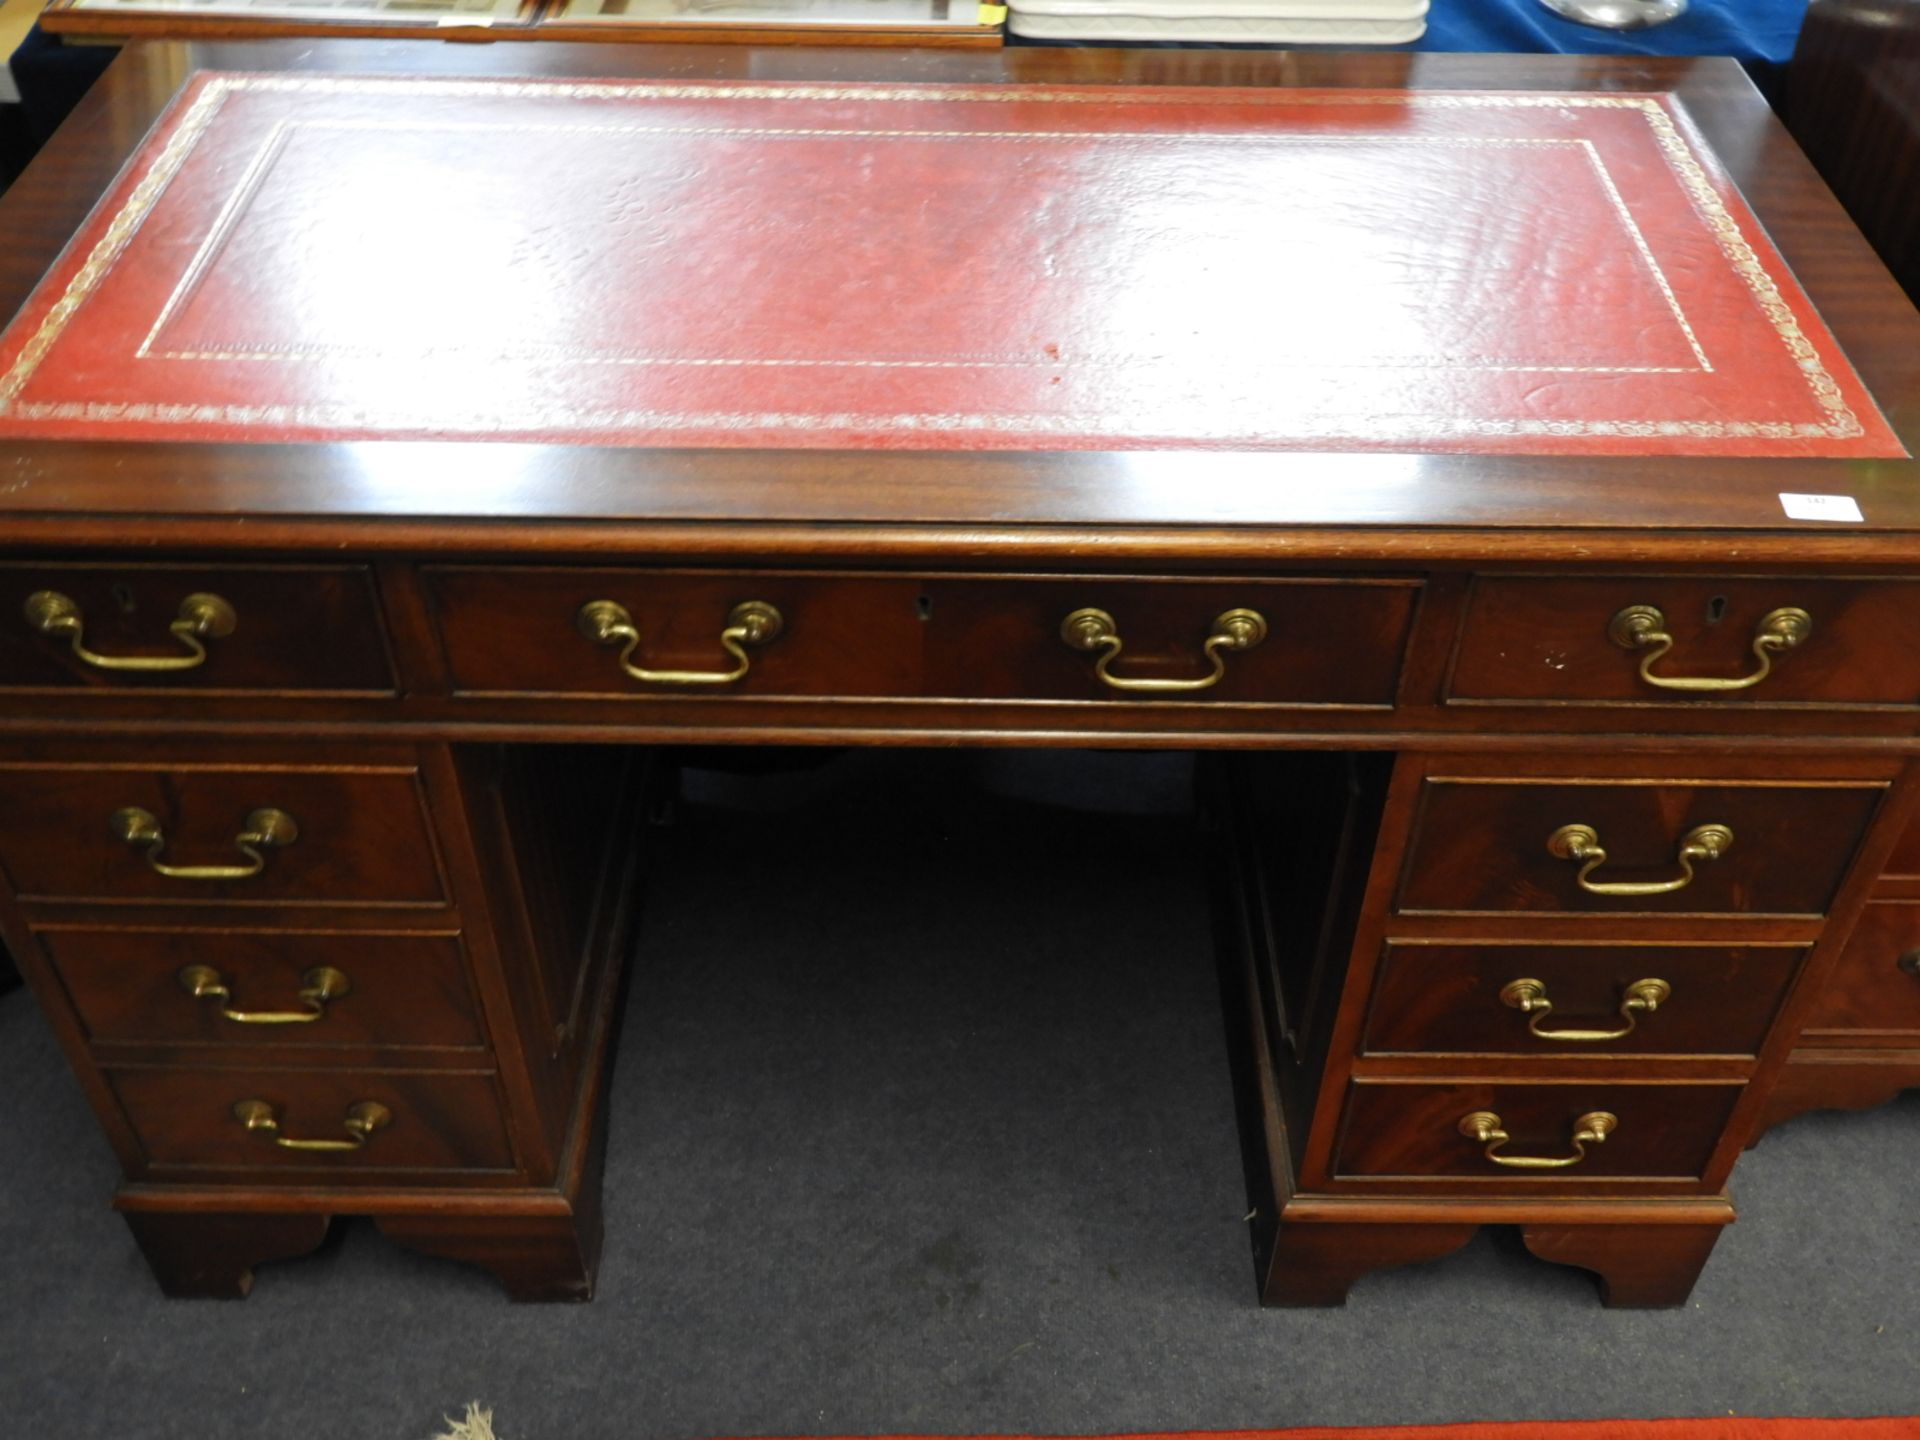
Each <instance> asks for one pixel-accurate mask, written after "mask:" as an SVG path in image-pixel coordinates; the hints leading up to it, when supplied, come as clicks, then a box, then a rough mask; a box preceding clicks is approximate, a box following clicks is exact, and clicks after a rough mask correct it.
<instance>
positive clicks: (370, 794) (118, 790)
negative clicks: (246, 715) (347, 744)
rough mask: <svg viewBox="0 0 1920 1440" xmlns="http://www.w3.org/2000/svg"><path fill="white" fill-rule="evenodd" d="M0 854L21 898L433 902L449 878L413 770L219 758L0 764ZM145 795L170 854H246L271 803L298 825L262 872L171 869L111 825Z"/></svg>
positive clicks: (176, 857)
mask: <svg viewBox="0 0 1920 1440" xmlns="http://www.w3.org/2000/svg"><path fill="white" fill-rule="evenodd" d="M0 795H4V797H5V802H6V803H5V804H4V805H0V866H4V867H5V870H6V874H7V877H8V879H9V880H10V881H11V883H12V885H13V887H14V889H15V890H16V892H17V893H18V894H19V895H20V896H21V898H23V899H47V900H102V901H143V900H146V901H167V902H181V903H189V904H212V903H221V904H258V903H268V902H296V903H305V904H329V905H338V904H344V903H350V902H373V903H397V904H437V903H439V902H441V901H442V900H444V899H445V888H444V885H443V883H442V879H441V875H440V867H439V862H438V860H437V857H436V855H435V850H434V845H433V841H432V838H431V835H430V834H429V832H428V828H427V822H426V814H425V809H424V801H423V797H422V796H421V793H420V787H419V781H418V778H417V776H416V775H415V773H414V772H413V771H411V770H374V769H366V770H347V769H341V770H322V769H318V768H315V769H296V768H292V767H288V768H267V767H260V768H254V767H245V768H241V767H234V768H224V767H215V766H211V765H156V766H143V765H126V766H121V765H107V764H100V765H82V764H59V765H54V764H49V765H32V766H21V765H6V764H0ZM126 806H138V807H140V808H142V809H144V810H146V811H148V812H149V813H150V814H152V815H153V816H154V817H155V818H156V819H157V820H158V821H159V824H160V827H161V831H162V834H163V835H164V837H165V842H166V843H165V847H164V850H163V852H162V858H163V859H164V860H165V861H166V862H167V863H171V864H175V865H238V864H244V863H245V856H244V855H242V854H241V853H240V851H239V850H238V849H237V848H236V847H235V844H234V836H236V835H238V834H240V833H243V832H244V830H245V827H246V822H247V817H248V816H249V815H250V814H251V813H252V812H253V811H254V810H256V809H258V808H260V807H263V806H271V807H274V808H277V809H280V810H283V811H285V812H286V813H287V814H289V815H291V816H292V817H293V818H294V820H295V822H296V823H297V825H298V826H299V837H298V838H297V839H296V840H295V841H294V842H293V843H292V844H290V845H286V846H282V847H278V848H274V849H269V850H263V851H262V852H261V853H262V854H264V855H265V857H266V864H265V866H264V868H263V869H262V870H261V871H260V873H259V874H257V875H253V876H249V877H248V878H246V879H236V880H192V879H175V878H170V877H168V876H164V875H160V874H157V873H155V872H154V871H153V870H152V869H151V868H149V866H148V863H147V856H146V852H145V851H143V850H141V849H138V848H136V847H133V846H130V845H128V844H127V843H126V842H125V841H123V840H121V839H120V838H119V836H118V835H116V834H115V833H114V830H113V826H112V823H111V822H112V819H113V816H114V814H115V813H116V812H117V811H119V810H120V809H122V808H123V807H126Z"/></svg>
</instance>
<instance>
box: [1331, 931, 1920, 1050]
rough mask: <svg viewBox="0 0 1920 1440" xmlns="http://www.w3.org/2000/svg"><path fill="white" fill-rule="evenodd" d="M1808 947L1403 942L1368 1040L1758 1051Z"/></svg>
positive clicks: (1391, 948) (1380, 984) (1392, 950)
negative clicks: (1430, 943) (1427, 943)
mask: <svg viewBox="0 0 1920 1440" xmlns="http://www.w3.org/2000/svg"><path fill="white" fill-rule="evenodd" d="M1805 956H1806V951H1805V950H1804V948H1803V947H1800V946H1797V945H1739V946H1717V945H1542V944H1532V943H1529V944H1524V945H1487V944H1479V945H1416V944H1407V943H1392V944H1389V945H1388V946H1387V949H1386V954H1385V955H1384V956H1383V957H1382V960H1381V965H1380V972H1379V975H1378V978H1377V979H1376V980H1375V981H1374V990H1373V1001H1372V1005H1371V1007H1370V1008H1369V1011H1368V1016H1367V1032H1366V1042H1365V1044H1366V1050H1367V1052H1368V1053H1370V1054H1436V1053H1455V1054H1493V1055H1553V1054H1565V1055H1735V1056H1751V1055H1756V1054H1758V1053H1759V1050H1760V1045H1761V1042H1762V1041H1763V1040H1765V1038H1766V1035H1767V1031H1768V1029H1769V1027H1771V1025H1772V1024H1773V1017H1774V1015H1775V1013H1776V1012H1777V1011H1778V1010H1779V1008H1780V1002H1781V1001H1782V1000H1783V999H1785V998H1786V993H1787V986H1788V985H1789V984H1790V983H1791V982H1792V980H1793V977H1794V975H1795V974H1796V973H1797V972H1798V970H1799V968H1800V962H1801V961H1802V960H1803V959H1804V958H1805ZM1915 990H1916V992H1920V984H1916V985H1915Z"/></svg>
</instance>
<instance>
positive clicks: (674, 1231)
mask: <svg viewBox="0 0 1920 1440" xmlns="http://www.w3.org/2000/svg"><path fill="white" fill-rule="evenodd" d="M1186 791H1187V774H1186V769H1185V765H1184V762H1183V760H1182V759H1181V758H1179V757H1145V756H1119V755H1091V754H1089V755H1075V756H1047V755H1034V754H1025V753H1020V752H1009V753H1006V754H982V753H973V754H966V753H931V752H902V753H898V754H871V755H861V756H848V757H843V758H841V759H838V760H834V761H832V762H830V763H828V764H826V765H825V766H824V767H821V768H818V769H812V770H808V771H805V772H802V773H799V774H793V775H776V776H770V777H762V778H760V779H757V780H754V781H751V782H748V781H743V780H741V779H739V778H737V777H727V776H720V775H713V774H701V773H696V774H695V775H693V776H691V777H690V783H689V795H690V803H689V804H687V805H686V806H685V807H683V809H682V812H681V815H680V819H679V823H678V825H677V826H676V827H675V828H674V829H673V830H672V831H670V832H668V843H667V844H666V846H665V847H664V853H663V855H662V857H661V859H660V861H659V863H658V864H657V865H656V866H655V868H654V869H653V872H652V873H651V874H650V876H649V877H648V878H647V881H646V887H647V890H646V899H645V904H646V912H645V918H644V921H643V925H642V934H641V943H640V949H639V954H638V956H637V958H636V964H635V969H634V973H633V979H632V984H631V986H630V988H629V992H628V1005H627V1015H626V1020H625V1029H624V1036H623V1039H622V1041H621V1048H620V1054H619V1061H618V1065H617V1068H616V1071H615V1074H614V1079H613V1090H612V1099H611V1121H612V1124H611V1145H610V1153H609V1157H608V1167H607V1246H606V1254H605V1260H604V1263H603V1266H602V1269H601V1274H600V1294H599V1297H598V1298H597V1299H596V1300H595V1301H594V1302H593V1303H592V1304H590V1305H585V1306H558V1307H516V1306H512V1305H509V1304H507V1303H506V1302H505V1301H504V1300H503V1299H502V1298H501V1296H500V1295H499V1293H498V1292H497V1291H496V1290H495V1289H494V1287H493V1285H492V1282H491V1281H490V1280H489V1279H488V1278H487V1277H485V1276H483V1275H481V1274H479V1273H478V1272H474V1271H469V1270H467V1269H464V1268H462V1267H459V1266H456V1265H451V1264H447V1263H444V1262H439V1261H433V1260H429V1259H426V1258H423V1257H419V1256H416V1255H413V1254H410V1253H407V1252H404V1251H401V1250H398V1249H396V1248H394V1247H392V1246H390V1245H389V1244H387V1243H386V1242H385V1241H383V1240H382V1239H381V1237H380V1236H378V1235H377V1234H376V1233H374V1232H372V1231H371V1230H370V1229H369V1228H368V1227H367V1226H365V1225H363V1224H352V1223H348V1224H343V1225H341V1226H339V1227H336V1234H335V1236H334V1238H333V1239H332V1240H330V1242H329V1244H328V1246H327V1248H326V1249H325V1250H323V1251H322V1253H321V1254H319V1255H318V1256H316V1257H314V1258H313V1259H310V1260H307V1261H303V1262H299V1263H293V1264H286V1265H278V1266H271V1267H267V1268H265V1269H263V1270H262V1272H261V1275H260V1279H259V1283H258V1285H257V1286H256V1288H255V1291H254V1294H253V1297H252V1298H251V1299H250V1300H248V1301H246V1302H244V1303H239V1304H234V1303H220V1302H168V1301H165V1300H163V1299H162V1298H161V1297H160V1295H159V1293H158V1292H157V1290H156V1289H155V1288H154V1286H153V1284H152V1281H151V1279H150V1278H149V1276H148V1275H147V1273H146V1270H145V1268H144V1265H143V1263H142V1261H141V1260H140V1258H139V1256H138V1254H137V1253H136V1252H135V1250H134V1248H133V1245H132V1243H131V1241H130V1240H129V1239H128V1237H127V1234H126V1232H125V1230H124V1229H123V1228H122V1226H121V1223H120V1221H119V1220H118V1218H117V1217H116V1216H114V1214H113V1213H112V1212H111V1211H110V1210H109V1209H108V1206H107V1199H108V1196H109V1194H110V1192H111V1190H112V1187H113V1184H114V1181H115V1178H116V1166H115V1164H114V1161H113V1159H112V1157H111V1155H110V1154H109V1152H108V1150H107V1147H106V1145H105V1144H104V1142H103V1141H102V1140H101V1139H100V1138H99V1137H98V1135H97V1134H96V1132H95V1128H94V1126H93V1123H92V1120H91V1117H90V1115H89V1113H88V1111H87V1108H86V1106H85V1104H84V1103H83V1102H82V1100H81V1098H80V1093H79V1090H78V1088H77V1087H76V1086H75V1084H74V1082H73V1080H72V1077H71V1076H70V1075H69V1074H68V1072H67V1070H66V1068H65V1066H64V1064H63V1062H62V1061H61V1059H60V1056H59V1054H58V1052H57V1051H56V1049H55V1047H54V1045H53V1043H52V1041H51V1039H50V1037H49V1035H48V1032H47V1030H46V1027H45V1025H44V1024H43V1023H42V1021H41V1019H40V1016H39V1015H38V1014H37V1012H36V1009H35V1006H34V1005H33V1003H32V1001H31V999H30V998H28V997H27V996H26V995H25V994H23V993H20V992H15V993H13V994H11V995H8V996H6V997H4V998H0V1094H4V1096H5V1097H6V1100H5V1111H4V1118H3V1119H0V1155H3V1156H4V1163H3V1164H0V1415H4V1417H5V1420H6V1429H7V1432H8V1433H9V1434H16V1435H21V1436H34V1437H50V1440H91V1437H100V1440H108V1437H111V1440H128V1437H136V1440H147V1437H152V1440H171V1437H180V1440H212V1437H222V1436H242V1435H244V1436H293V1435H325V1436H327V1437H329V1440H362V1437H364V1440H425V1437H427V1436H429V1435H431V1434H432V1433H433V1432H434V1431H435V1429H436V1428H437V1426H438V1424H439V1421H440V1417H441V1416H442V1415H444V1414H447V1413H449V1412H458V1411H459V1410H460V1409H462V1408H463V1407H464V1405H465V1403H466V1402H467V1401H469V1400H480V1401H482V1402H484V1403H485V1404H487V1405H488V1406H490V1407H491V1408H492V1409H493V1410H494V1413H495V1424H496V1425H497V1426H498V1428H499V1430H500V1433H501V1434H502V1435H503V1436H507V1437H511V1440H592V1437H601V1436H605V1437H616V1436H617V1437H621V1440H694V1437H702V1436H753V1435H787V1436H804V1435H823V1436H824V1435H860V1434H874V1435H887V1434H894V1435H897V1434H916V1433H917V1434H935V1435H941V1434H944V1435H982V1434H1027V1435H1047V1434H1085V1433H1099V1432H1115V1431H1152V1430H1194V1429H1236V1428H1269V1427H1281V1426H1294V1425H1337V1424H1371V1425H1383V1424H1394V1423H1411V1422H1452V1421H1465V1420H1526V1419H1552V1418H1581V1417H1657V1416H1668V1415H1694V1416H1724V1415H1727V1414H1729V1413H1736V1412H1737V1413H1739V1414H1742V1415H1752V1414H1760V1415H1769V1414H1771V1415H1793V1414H1816V1415H1836V1416H1844V1415H1875V1414H1910V1413H1916V1412H1920V1284H1916V1283H1915V1280H1916V1264H1917V1263H1920V1262H1916V1258H1915V1257H1916V1255H1920V1207H1916V1206H1915V1205H1914V1204H1913V1185H1914V1178H1915V1175H1916V1173H1920V1095H1915V1096H1910V1097H1908V1098H1906V1099H1904V1100H1901V1101H1897V1102H1895V1103H1894V1104H1892V1105H1890V1106H1887V1107H1886V1108H1884V1109H1881V1110H1877V1111H1873V1112H1871V1113H1867V1114H1860V1115H1838V1114H1830V1115H1820V1116H1813V1117H1809V1118H1807V1119H1803V1120H1801V1121H1798V1122H1795V1123H1794V1124H1792V1125H1789V1126H1786V1127H1784V1128H1783V1129H1781V1130H1779V1131H1777V1132H1776V1133H1775V1134H1773V1135H1772V1136H1770V1137H1768V1139H1767V1140H1766V1141H1765V1142H1764V1143H1763V1144H1762V1145H1761V1146H1760V1147H1759V1149H1757V1150H1756V1151H1755V1152H1754V1153H1753V1154H1751V1155H1750V1156H1748V1157H1747V1159H1746V1161H1745V1162H1743V1164H1742V1167H1741V1169H1740V1171H1739V1173H1738V1174H1737V1176H1736V1178H1735V1186H1734V1190H1735V1197H1736V1199H1737V1200H1738V1202H1739V1204H1740V1207H1741V1211H1742V1215H1743V1219H1742V1221H1741V1223H1739V1224H1737V1225H1735V1226H1733V1227H1732V1228H1731V1230H1730V1231H1729V1232H1728V1233H1727V1234H1726V1236H1725V1238H1724V1239H1723V1240H1722V1241H1721V1243H1720V1246H1719V1248H1718V1250H1717V1251H1716V1253H1715V1255H1714V1257H1713V1259H1712V1261H1711V1263H1710V1264H1709V1265H1708V1267H1707V1270H1706V1274H1705V1276H1704V1277H1703V1279H1702V1281H1701V1283H1700V1286H1699V1288H1698V1290H1697V1291H1696V1293H1695V1295H1694V1298H1693V1300H1692V1302H1691V1303H1690V1304H1689V1305H1688V1306H1687V1307H1686V1308H1685V1309H1683V1310H1678V1311H1666V1312H1626V1311H1623V1312H1610V1311H1606V1310H1603V1309H1601V1308H1600V1307H1599V1304H1598V1302H1597V1300H1596V1298H1595V1295H1594V1291H1593V1286H1592V1282H1591V1280H1590V1279H1589V1278H1588V1277H1587V1276H1586V1275H1584V1274H1582V1273H1581V1272H1578V1271H1574V1270H1567V1269H1561V1268H1557V1267H1554V1266H1549V1265H1545V1264H1542V1263H1539V1262H1536V1261H1534V1260H1532V1259H1531V1258H1530V1257H1528V1256H1527V1255H1526V1254H1525V1252H1524V1251H1523V1250H1522V1249H1521V1248H1520V1247H1519V1245H1518V1243H1517V1240H1516V1239H1515V1237H1514V1236H1512V1235H1511V1234H1509V1233H1507V1232H1503V1231H1491V1232H1486V1233H1483V1234H1482V1235H1481V1237H1479V1238H1478V1239H1476V1240H1475V1241H1474V1242H1473V1243H1472V1244H1471V1245H1469V1246H1468V1247H1467V1248H1466V1249H1465V1250H1463V1251H1461V1252H1460V1253H1459V1254H1457V1255H1454V1256H1452V1257H1449V1258H1448V1259H1445V1260H1442V1261H1438V1262H1435V1263H1433V1264H1429V1265H1422V1266H1416V1267H1412V1268H1409V1269H1406V1270H1400V1271H1393V1272H1387V1273H1382V1274H1378V1275H1375V1276H1372V1277H1370V1278H1368V1279H1366V1280H1364V1281H1362V1282H1361V1283H1360V1285H1359V1286H1358V1287H1356V1289H1355V1291H1354V1294H1353V1299H1352V1301H1351V1303H1350V1304H1349V1305H1348V1307H1347V1308H1346V1309H1345V1310H1340V1311H1262V1310H1261V1309H1259V1308H1258V1307H1257V1306H1256V1304H1255V1303H1254V1288H1253V1273H1252V1264H1251V1260H1250V1257H1249V1252H1248V1247H1247V1241H1246V1235H1245V1229H1244V1225H1243V1221H1242V1217H1243V1215H1244V1213H1245V1210H1246V1200H1245V1194H1244V1190H1243V1188H1242V1181H1241V1172H1240V1163H1239V1158H1238V1152H1237V1142H1236V1138H1235V1129H1234V1123H1233V1113H1232V1101H1231V1096H1230V1094H1229V1089H1228V1076H1227V1067H1226V1062H1225V1058H1224V1051H1223V1038H1222V1030H1221V1023H1220V1014H1219V994H1218V989H1217V985H1216V981H1215V971H1214V965H1213V957H1212V952H1211V947H1210V942H1209V939H1208V924H1207V909H1206V898H1205V893H1204V887H1203V883H1202V874H1201V866H1200V858H1199V847H1198V845H1197V844H1196V842H1195V837H1194V835H1193V832H1192V826H1191V820H1190V818H1189V817H1188V816H1187V815H1186V814H1185V813H1184V797H1185V795H1186ZM740 875H750V876H751V877H752V878H753V881H754V884H755V886H756V887H757V889H756V893H755V895H754V897H753V899H752V901H751V903H747V902H746V901H744V900H743V898H742V896H743V891H742V888H741V886H740V884H739V882H738V880H737V878H735V877H738V876H740Z"/></svg>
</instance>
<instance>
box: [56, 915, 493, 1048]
mask: <svg viewBox="0 0 1920 1440" xmlns="http://www.w3.org/2000/svg"><path fill="white" fill-rule="evenodd" d="M38 938H39V941H40V944H41V946H42V948H43V949H45V950H46V952H47V954H48V956H49V957H50V958H51V959H52V961H53V966H54V969H55V970H56V971H58V972H59V975H60V979H61V982H62V983H63V984H64V985H65V986H66V989H67V994H68V995H69V996H71V997H72V999H73V1003H74V1008H75V1009H77V1010H78V1011H79V1012H80V1020H81V1023H82V1024H83V1025H84V1026H85V1027H86V1030H87V1035H88V1037H89V1038H90V1039H91V1040H92V1041H93V1042H94V1043H95V1044H101V1045H111V1044H128V1045H141V1044H151V1045H201V1046H233V1045H272V1046H274V1047H275V1048H276V1049H277V1050H299V1051H301V1052H302V1053H303V1054H305V1055H308V1056H310V1058H311V1060H312V1061H314V1062H323V1061H324V1060H325V1059H326V1056H327V1052H328V1051H329V1050H364V1049H366V1048H367V1047H368V1046H388V1047H405V1046H431V1047H434V1048H439V1049H460V1048H467V1049H473V1050H483V1049H484V1047H485V1045H486V1038H485V1035H484V1033H483V1032H482V1029H481V1025H480V1018H479V1012H478V1008H477V1006H476V1005H475V1002H474V996H473V989H472V986H471V985H470V984H469V983H468V980H467V968H466V962H465V957H464V955H463V954H462V952H461V946H460V942H459V940H458V939H457V938H456V937H454V936H452V935H391V934H368V933H365V932H361V931H343V932H333V933H310V932H238V931H198V930H94V929H75V930H52V931H42V932H40V935H39V937H38ZM221 992H224V993H221Z"/></svg>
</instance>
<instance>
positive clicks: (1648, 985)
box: [1500, 980, 1673, 1045]
mask: <svg viewBox="0 0 1920 1440" xmlns="http://www.w3.org/2000/svg"><path fill="white" fill-rule="evenodd" d="M1672 994H1673V987H1672V986H1671V985H1669V984H1667V982H1666V981H1664V980H1636V981H1634V982H1633V983H1632V984H1631V985H1629V986H1627V993H1626V998H1625V999H1623V1000H1622V1001H1621V1002H1620V1018H1621V1019H1622V1020H1625V1021H1626V1022H1627V1023H1626V1024H1624V1025H1618V1026H1615V1027H1614V1028H1613V1029H1611V1030H1542V1029H1541V1028H1540V1022H1541V1021H1543V1020H1545V1019H1546V1018H1547V1017H1548V1016H1549V1015H1551V1014H1552V1013H1553V1001H1551V1000H1549V999H1548V998H1547V987H1546V985H1545V984H1543V983H1542V982H1541V981H1538V980H1509V981H1508V982H1507V983H1506V984H1505V985H1503V986H1502V987H1501V989H1500V1003H1501V1004H1502V1005H1509V1006H1511V1007H1512V1008H1513V1009H1515V1010H1518V1011H1519V1012H1520V1013H1521V1014H1523V1015H1525V1016H1526V1017H1527V1029H1528V1030H1529V1031H1531V1032H1532V1033H1533V1034H1535V1035H1537V1036H1539V1037H1540V1038H1541V1039H1542V1040H1562V1041H1567V1042H1569V1043H1571V1044H1575V1045H1594V1044H1598V1043H1600V1042H1601V1041H1603V1040H1623V1039H1625V1038H1626V1037H1627V1036H1629V1035H1631V1034H1632V1033H1633V1026H1634V1022H1635V1021H1636V1020H1638V1019H1639V1018H1640V1017H1641V1016H1642V1015H1651V1014H1653V1012H1654V1011H1656V1010H1658V1009H1659V1008H1660V1007H1661V1006H1662V1005H1664V1004H1666V1002H1667V1000H1668V998H1669V997H1670V996H1671V995H1672Z"/></svg>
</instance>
